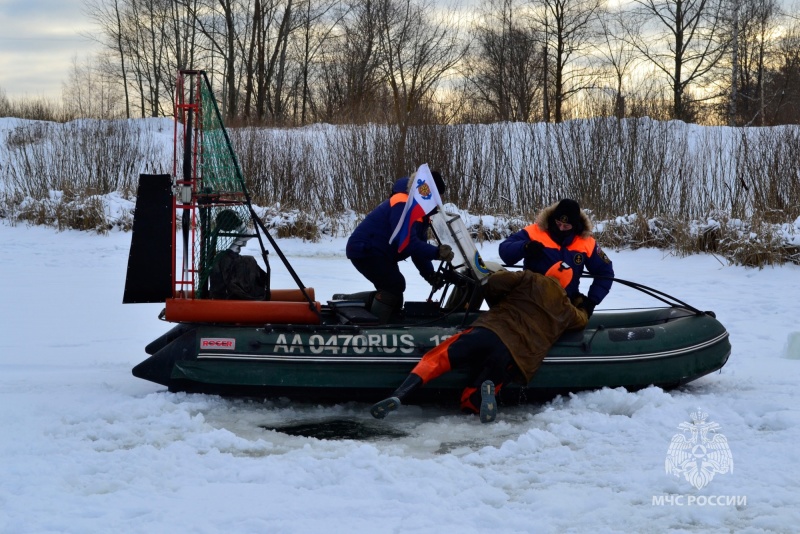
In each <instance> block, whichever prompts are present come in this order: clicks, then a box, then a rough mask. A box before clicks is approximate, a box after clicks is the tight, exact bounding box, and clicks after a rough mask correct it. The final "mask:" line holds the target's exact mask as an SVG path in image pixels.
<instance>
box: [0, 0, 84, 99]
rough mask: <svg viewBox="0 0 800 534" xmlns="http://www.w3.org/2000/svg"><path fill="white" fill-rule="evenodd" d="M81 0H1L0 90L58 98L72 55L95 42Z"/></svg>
mask: <svg viewBox="0 0 800 534" xmlns="http://www.w3.org/2000/svg"><path fill="white" fill-rule="evenodd" d="M91 28H92V27H91V23H90V20H89V17H87V16H86V15H85V14H84V13H83V0H0V89H2V90H4V91H5V93H6V96H8V97H9V98H16V97H41V96H44V97H47V98H60V97H61V86H62V82H64V81H65V80H66V79H67V74H68V72H69V69H70V67H71V65H72V59H73V58H74V57H77V58H78V60H79V61H81V62H82V61H83V60H84V59H85V58H86V57H87V56H88V55H90V54H91V53H92V52H93V51H95V50H97V49H98V48H99V47H98V45H97V44H96V43H95V42H93V41H92V40H91V39H89V38H87V37H85V36H84V35H85V34H87V33H88V32H89V30H91Z"/></svg>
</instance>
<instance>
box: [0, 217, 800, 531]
mask: <svg viewBox="0 0 800 534" xmlns="http://www.w3.org/2000/svg"><path fill="white" fill-rule="evenodd" d="M0 243H2V248H3V254H2V255H1V256H0V272H2V276H0V295H2V301H1V302H2V334H3V335H2V338H1V339H0V349H1V350H0V532H1V533H4V534H6V533H7V534H22V533H37V534H38V533H55V532H71V533H80V534H87V533H104V534H105V533H110V532H124V533H148V534H153V533H167V532H169V533H178V532H181V533H182V532H186V533H220V532H226V533H321V532H326V533H345V532H347V533H351V532H363V533H370V534H372V533H403V534H407V533H427V532H447V533H449V532H453V533H456V532H457V533H459V534H467V533H490V532H491V533H493V534H499V533H503V534H505V533H529V532H530V533H533V532H535V533H562V532H576V533H584V532H592V533H604V532H703V533H709V532H714V533H716V532H720V533H721V532H724V533H729V532H737V533H748V532H787V533H789V532H797V529H798V525H800V506H799V505H798V499H800V452H798V451H799V450H800V447H798V443H800V373H798V371H799V370H800V322H798V318H799V317H800V293H798V290H797V282H798V280H800V268H798V267H797V266H785V267H780V268H767V269H764V270H753V269H745V268H741V267H729V266H725V265H723V264H722V263H721V262H720V261H718V260H717V259H716V258H715V257H713V256H693V257H689V258H682V259H681V258H676V257H673V256H669V255H665V254H664V253H662V252H660V251H657V250H639V251H613V250H608V251H607V252H608V253H609V255H610V256H611V258H612V260H613V261H614V266H615V269H616V272H617V276H618V277H620V278H624V279H629V280H634V281H637V282H640V283H642V284H645V285H648V286H651V287H655V288H658V289H661V290H662V291H665V292H667V293H670V294H672V295H674V296H675V297H677V298H679V299H681V300H684V301H686V302H688V303H689V304H692V305H694V306H696V307H698V308H701V309H705V310H714V311H715V312H716V313H717V316H718V318H719V319H720V321H721V322H722V323H723V324H724V325H725V326H726V327H727V328H728V329H729V331H730V333H731V343H732V345H733V353H732V355H731V357H730V360H729V362H728V364H727V365H726V366H725V367H724V368H723V369H722V370H721V371H720V372H718V373H715V374H713V375H709V376H707V377H704V378H702V379H700V380H698V381H696V382H694V383H692V384H690V385H689V386H687V387H685V388H684V389H682V390H680V391H672V392H664V391H662V390H660V389H657V388H649V389H646V390H643V391H639V392H637V393H628V392H626V391H623V390H603V391H595V392H588V393H581V394H578V395H574V396H570V397H562V398H557V399H555V400H554V401H552V402H549V403H546V404H540V405H532V406H522V407H513V408H504V407H501V411H500V414H499V417H498V422H497V423H496V424H490V425H481V424H480V423H479V421H478V420H477V418H476V417H474V416H464V415H461V414H458V413H454V412H452V411H450V410H449V409H446V408H445V407H403V408H402V409H401V410H400V411H398V412H397V413H394V414H391V415H390V416H389V417H388V418H387V419H385V420H382V421H378V420H375V419H372V418H371V416H370V415H369V411H368V408H369V406H368V405H367V404H356V403H352V404H344V405H327V406H321V405H291V404H288V403H287V402H282V401H280V400H276V401H266V402H263V403H262V402H252V401H243V400H230V399H222V398H219V397H214V396H204V395H185V394H171V393H168V392H166V391H165V390H164V388H163V387H161V386H158V385H156V384H152V383H150V382H145V381H142V380H139V379H137V378H134V377H133V376H132V375H131V372H130V370H131V367H133V366H134V365H135V364H137V363H139V362H140V361H142V360H143V359H145V357H146V355H145V353H144V346H145V345H146V344H147V343H148V342H150V341H151V340H152V339H154V338H155V337H157V336H159V335H160V334H162V333H163V332H164V331H166V330H167V329H168V327H169V325H168V324H165V323H162V322H160V321H159V320H158V319H157V315H158V313H159V311H160V310H161V306H159V305H146V304H145V305H122V304H121V301H122V291H123V287H124V280H125V271H126V262H127V256H128V249H129V245H130V234H125V233H119V232H115V233H112V234H110V235H109V236H97V235H93V234H89V233H78V232H72V231H70V232H62V233H57V232H55V231H54V230H52V229H46V228H39V227H34V228H28V227H24V226H17V227H10V226H6V225H5V224H0ZM280 245H281V247H282V249H283V251H284V252H285V253H286V254H287V255H288V256H289V257H290V258H292V259H293V264H294V267H295V269H296V270H297V272H298V275H299V276H300V278H301V279H302V280H303V281H304V282H305V283H306V285H308V286H311V287H314V288H315V290H316V295H317V297H318V298H319V299H320V300H327V299H328V298H329V297H330V295H332V294H333V293H334V292H340V291H342V290H350V289H352V290H362V289H369V285H368V284H366V283H365V281H364V280H362V279H361V277H360V275H359V274H358V273H357V272H356V271H355V269H353V268H352V267H351V265H350V263H349V262H348V261H347V260H346V259H345V257H344V254H343V251H344V240H342V239H337V240H333V241H325V242H322V243H316V244H314V243H303V242H301V241H298V240H281V241H280ZM481 254H482V255H483V257H484V258H485V259H488V260H496V259H497V257H498V256H497V243H490V244H485V245H484V246H483V247H482V248H481ZM271 258H272V262H273V264H272V266H273V284H272V285H273V287H276V288H279V287H291V286H292V284H291V279H290V277H289V276H288V274H287V273H286V272H285V270H284V269H283V268H282V266H281V264H280V262H279V260H278V258H277V255H275V254H272V255H271ZM406 263H407V264H404V271H405V272H406V274H407V278H408V281H409V290H408V292H407V294H406V295H407V299H410V300H422V299H424V298H425V297H426V296H427V286H426V284H425V282H424V281H423V280H422V279H421V278H419V276H417V275H416V274H415V273H414V272H413V265H412V264H411V263H410V262H406ZM650 304H656V305H658V303H657V302H655V301H652V300H651V299H649V298H648V297H645V296H643V295H640V294H638V293H636V292H634V291H633V290H631V289H628V288H626V287H623V286H620V285H617V286H615V287H614V288H613V289H612V291H611V294H610V295H609V297H608V298H607V299H606V301H604V302H603V304H602V305H601V309H602V308H624V307H629V306H640V305H650ZM376 400H377V399H376ZM698 409H700V410H702V411H704V412H706V413H707V414H708V420H709V421H713V422H715V423H717V424H719V425H720V427H719V432H720V433H722V434H723V435H724V436H725V437H726V438H727V440H728V444H729V447H730V451H731V454H732V457H733V462H734V463H733V470H732V471H731V472H727V473H721V474H716V475H715V476H714V478H713V479H712V480H711V481H710V482H709V483H708V484H707V485H706V486H705V487H702V488H701V489H699V490H698V489H695V488H694V487H693V486H692V485H691V484H690V483H689V482H688V481H687V480H685V479H682V478H676V477H674V476H672V475H668V474H667V473H666V472H665V467H664V466H665V459H666V456H667V450H668V447H669V444H670V440H671V439H672V437H673V436H674V435H676V434H677V433H678V432H679V430H678V425H679V424H681V423H683V422H689V421H691V418H690V414H691V413H692V412H694V411H696V410H698ZM301 426H305V427H306V431H305V432H296V431H293V430H292V429H294V430H297V429H298V427H301ZM274 428H282V429H283V430H284V432H279V431H276V430H273V429H274ZM314 428H317V429H319V428H333V429H339V430H338V432H339V433H338V434H337V433H336V432H334V434H332V439H319V438H317V437H307V436H308V435H309V431H308V429H314ZM348 429H357V430H358V433H357V435H356V434H353V435H354V436H355V437H356V438H357V439H346V436H348V435H349V434H348ZM302 433H305V434H306V436H304V435H294V434H302Z"/></svg>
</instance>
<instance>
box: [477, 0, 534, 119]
mask: <svg viewBox="0 0 800 534" xmlns="http://www.w3.org/2000/svg"><path fill="white" fill-rule="evenodd" d="M520 15H521V13H520V9H519V6H518V5H517V3H516V0H490V2H489V4H488V6H487V8H486V10H485V11H484V13H483V17H482V18H481V19H480V20H479V21H478V23H476V24H475V27H474V38H475V46H474V47H473V48H472V53H471V54H470V55H469V56H468V60H467V73H466V78H467V82H468V84H469V86H470V87H471V89H472V91H473V93H474V98H475V100H477V103H478V104H479V105H482V106H486V107H488V108H489V109H490V110H491V117H487V118H490V119H491V120H501V121H530V120H533V119H534V118H535V117H536V103H537V102H538V100H539V99H540V98H541V94H542V87H543V83H544V82H543V77H542V75H541V73H542V63H541V59H542V58H541V55H540V54H539V53H538V51H539V48H540V38H539V36H537V34H536V33H535V31H534V30H533V29H532V28H530V27H525V26H523V25H522V24H520V20H521V17H520Z"/></svg>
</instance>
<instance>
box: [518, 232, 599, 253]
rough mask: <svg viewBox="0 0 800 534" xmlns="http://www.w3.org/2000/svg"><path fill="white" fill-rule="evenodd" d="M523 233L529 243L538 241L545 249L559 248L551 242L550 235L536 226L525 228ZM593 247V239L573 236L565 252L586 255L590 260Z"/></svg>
mask: <svg viewBox="0 0 800 534" xmlns="http://www.w3.org/2000/svg"><path fill="white" fill-rule="evenodd" d="M525 232H526V233H527V234H528V237H529V238H530V240H531V241H538V242H539V243H541V244H542V245H544V246H545V247H547V248H556V249H558V248H561V247H560V246H559V245H558V244H557V243H556V242H555V241H553V238H552V237H550V234H548V233H547V232H546V231H544V230H542V229H541V228H539V226H538V225H537V224H531V225H529V226H526V227H525ZM594 246H595V240H594V238H593V237H582V236H575V239H573V240H572V243H570V244H569V246H568V247H567V250H571V251H573V252H581V253H583V254H586V257H587V258H591V257H592V253H593V252H594Z"/></svg>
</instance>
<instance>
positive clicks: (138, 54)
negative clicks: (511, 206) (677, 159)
mask: <svg viewBox="0 0 800 534" xmlns="http://www.w3.org/2000/svg"><path fill="white" fill-rule="evenodd" d="M86 4H87V10H86V12H87V13H88V14H89V16H90V17H91V18H92V20H93V22H94V23H95V29H96V32H95V33H94V36H95V37H96V38H97V39H98V40H99V41H100V42H102V43H103V44H104V45H105V47H104V50H103V51H102V52H101V53H99V54H98V55H97V56H95V57H92V58H87V59H86V60H85V61H84V62H79V61H76V62H75V64H74V66H73V69H72V72H71V73H70V76H69V79H68V80H65V83H64V102H63V106H64V107H63V109H62V110H60V111H59V112H57V113H53V115H54V116H55V115H58V116H59V117H60V118H67V119H68V118H79V117H80V118H86V117H97V118H118V117H128V118H131V117H160V116H164V115H170V114H171V112H172V104H173V96H174V94H175V79H176V73H177V72H178V70H179V69H181V68H194V69H202V70H206V71H208V73H209V75H210V76H211V78H212V80H213V83H214V86H215V90H216V91H217V93H218V94H219V98H220V105H221V108H222V110H223V113H224V115H225V118H226V120H227V121H228V122H229V123H230V124H234V123H238V124H257V125H277V126H303V125H308V124H312V123H320V122H325V123H331V124H365V123H376V124H391V125H394V126H397V127H398V128H399V129H400V141H403V140H404V135H405V132H406V129H407V128H409V127H412V126H419V125H423V124H457V123H460V124H464V123H492V122H503V121H510V122H528V123H536V122H555V123H560V122H562V121H565V120H569V119H574V118H587V117H596V116H615V117H617V118H626V117H642V116H649V117H652V118H655V119H660V120H669V119H678V120H682V121H684V122H689V123H702V124H707V125H709V124H725V125H735V126H745V125H752V126H765V125H777V124H792V123H795V124H796V123H798V122H800V83H798V82H800V23H799V22H798V17H797V16H796V15H794V14H792V13H791V12H790V11H787V10H786V9H785V7H787V6H784V5H782V4H779V3H778V2H777V0H737V1H736V2H729V1H727V0H704V1H702V2H687V1H683V0H652V1H649V0H648V1H643V0H642V1H640V0H635V1H633V2H612V3H607V2H603V1H602V0H486V1H483V2H479V3H477V5H476V3H475V2H470V4H469V7H468V8H467V7H466V6H465V7H462V6H460V5H459V2H458V1H455V2H440V1H436V2H434V1H431V0H169V1H167V0H156V1H153V0H148V1H143V0H87V2H86ZM612 4H613V5H612ZM788 7H793V6H791V5H790V6H788ZM794 7H796V6H794ZM51 111H52V110H51ZM46 113H47V106H46V105H42V102H41V101H38V100H33V101H30V100H27V101H26V100H23V101H9V100H8V99H4V98H3V97H2V93H1V92H0V116H16V117H26V118H37V119H49V118H55V117H54V116H51V117H47V116H43V115H45V114H46ZM400 153H402V150H401V151H400Z"/></svg>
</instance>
